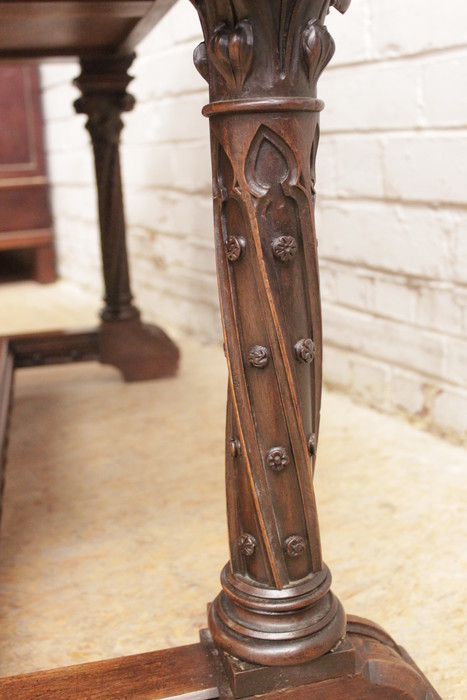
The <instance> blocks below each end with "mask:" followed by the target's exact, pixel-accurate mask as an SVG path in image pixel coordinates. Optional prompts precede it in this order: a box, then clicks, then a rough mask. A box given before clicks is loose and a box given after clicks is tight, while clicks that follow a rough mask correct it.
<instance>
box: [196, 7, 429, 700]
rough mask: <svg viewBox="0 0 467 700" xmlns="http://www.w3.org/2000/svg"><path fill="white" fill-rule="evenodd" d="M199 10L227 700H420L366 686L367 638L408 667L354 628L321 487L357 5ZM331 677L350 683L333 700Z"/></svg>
mask: <svg viewBox="0 0 467 700" xmlns="http://www.w3.org/2000/svg"><path fill="white" fill-rule="evenodd" d="M192 2H193V4H194V5H195V7H196V8H197V10H198V13H199V15H200V19H201V24H202V27H203V33H204V38H205V41H204V42H203V43H201V44H200V45H199V46H198V47H197V49H196V50H195V54H194V59H195V64H196V66H197V68H198V70H199V72H200V73H201V74H202V75H203V76H204V78H205V79H206V80H207V81H208V83H209V92H210V104H209V105H208V106H207V107H205V109H204V114H205V115H206V116H207V117H209V119H210V128H211V153H212V167H213V196H214V218H215V229H216V256H217V269H218V278H219V295H220V303H221V311H222V318H223V325H224V338H225V352H226V357H227V362H228V368H229V387H228V405H227V434H226V438H227V445H226V480H227V510H228V525H229V545H230V561H229V563H228V564H227V565H226V567H225V568H224V570H223V572H222V576H221V582H222V591H221V593H220V594H219V596H218V597H217V598H216V600H215V601H214V602H213V604H212V605H211V606H210V611H209V631H210V635H211V638H212V641H213V643H214V645H215V649H217V651H216V654H218V655H219V658H221V659H222V661H223V668H224V671H225V672H226V673H227V677H228V678H229V681H230V689H229V690H228V691H226V693H223V692H220V697H225V698H227V697H231V696H232V695H229V693H232V694H233V696H234V697H246V696H248V697H249V696H253V695H257V694H261V693H265V692H267V691H269V690H271V691H272V690H274V691H277V690H285V689H287V688H291V687H294V686H295V687H296V691H294V694H293V695H290V698H292V697H293V698H300V699H302V698H303V697H305V696H304V695H303V688H302V687H300V688H299V687H298V686H304V685H305V684H312V685H313V690H312V692H313V693H315V694H316V695H313V694H312V695H310V696H309V697H316V698H318V697H319V698H325V697H329V698H338V697H339V698H343V697H346V698H351V697H352V698H359V699H361V698H363V697H365V698H370V697H375V698H376V697H378V698H383V697H384V698H388V699H389V698H395V697H402V696H403V697H411V698H412V697H413V698H419V697H420V698H422V697H423V700H426V699H427V698H434V697H437V696H436V695H430V694H429V693H430V692H431V690H429V686H428V685H427V683H426V681H425V679H422V680H420V678H418V677H417V678H418V681H417V682H415V681H413V679H412V680H410V683H411V684H412V685H411V686H410V687H411V689H415V688H416V693H417V694H413V695H407V694H406V693H405V691H404V693H403V695H402V696H401V695H399V694H397V695H394V693H393V692H392V691H388V693H386V692H383V693H381V694H380V691H377V692H376V691H375V693H374V694H373V693H372V692H371V690H370V691H368V688H367V686H368V685H371V684H373V683H374V685H378V684H379V681H378V680H377V679H373V678H371V679H370V680H368V679H366V680H363V676H362V673H361V668H363V666H364V665H365V663H366V660H367V659H366V660H365V661H364V662H363V664H362V662H361V658H362V656H363V657H365V653H366V650H367V646H366V645H367V640H368V639H372V640H373V642H371V643H370V642H368V644H370V646H371V644H372V643H374V644H376V646H378V644H379V646H380V647H383V651H382V652H381V653H380V656H381V657H382V658H383V662H382V666H381V665H379V661H378V663H376V661H375V659H373V661H374V662H375V663H374V665H373V667H372V669H373V672H374V673H376V676H377V675H378V673H381V674H382V675H381V678H382V676H383V675H384V673H386V676H385V679H384V681H382V682H381V685H384V686H385V687H387V688H391V687H394V688H399V687H401V686H400V685H399V686H398V685H397V683H393V679H392V677H391V673H392V669H393V666H396V667H397V663H399V665H401V664H402V660H401V658H402V657H401V656H397V654H398V653H399V652H398V651H397V652H396V651H395V650H396V649H397V647H396V646H395V644H394V643H393V642H392V640H390V638H389V637H388V636H387V635H386V634H385V633H384V632H382V631H381V630H380V629H379V628H377V627H375V626H374V625H372V624H371V623H367V622H363V621H357V620H356V619H354V620H353V621H352V622H351V623H349V624H348V625H347V623H346V617H345V614H344V611H343V608H342V606H341V604H340V603H339V601H338V600H337V599H336V597H335V596H334V595H333V593H332V592H331V590H330V587H331V575H330V572H329V570H328V568H327V567H326V565H325V564H324V562H323V559H322V554H321V545H320V535H319V525H318V517H317V510H316V504H315V496H314V489H313V480H312V475H313V469H314V463H315V460H316V453H317V447H318V433H319V415H320V401H321V380H322V332H321V307H320V291H319V274H318V259H317V243H316V234H315V223H314V198H315V159H316V153H317V148H318V141H319V114H320V111H321V110H322V108H323V106H324V105H323V103H322V102H321V101H320V100H319V99H318V98H317V89H316V88H317V81H318V78H319V76H320V75H321V73H322V71H323V70H324V68H325V66H326V65H327V63H328V62H329V60H330V59H331V57H332V55H333V52H334V42H333V40H332V38H331V36H330V35H329V33H328V31H327V29H326V28H325V26H324V20H325V18H326V15H327V13H328V11H329V8H330V5H334V6H335V7H336V9H338V10H339V11H340V12H345V11H346V10H347V9H348V6H349V5H350V0H334V2H332V0H331V2H330V0H255V2H245V1H244V0H192ZM365 640H366V641H365ZM206 643H207V644H209V643H210V642H209V641H207V642H206ZM378 649H379V647H378ZM362 650H364V651H362ZM378 653H379V652H378ZM378 653H375V656H378ZM359 655H360V656H359ZM359 658H360V661H359ZM387 658H389V659H390V660H389V661H388V665H387V667H385V666H384V664H385V662H386V660H387ZM394 658H396V662H394ZM403 663H404V664H405V662H403ZM391 664H392V665H391ZM383 667H384V669H385V671H384V673H383V671H382V670H381V669H382V668H383ZM389 667H391V670H389V671H388V668H389ZM397 668H399V667H397ZM297 669H298V670H297ZM376 669H378V671H377V672H376ZM404 669H405V670H406V667H405V666H404ZM405 670H404V672H405ZM411 672H412V671H411ZM359 674H360V675H359ZM397 674H398V675H399V676H400V677H401V676H402V675H403V674H401V673H400V669H399V670H397V673H396V675H397ZM409 675H410V674H409ZM413 675H415V674H413ZM350 678H352V679H353V680H352V682H351V683H350V682H349V679H350ZM329 679H334V680H335V681H336V685H334V686H333V688H334V690H333V689H331V690H330V694H329V695H327V693H326V687H325V683H327V682H328V681H329ZM391 683H393V685H392V686H391ZM417 683H418V685H417ZM318 686H319V687H318ZM310 688H311V685H310ZM336 688H337V689H338V692H337V694H335V693H336ZM433 692H434V691H433ZM368 693H369V694H368ZM419 693H423V696H422V695H419ZM274 697H276V696H275V695H274ZM287 697H289V695H287ZM307 697H308V696H307Z"/></svg>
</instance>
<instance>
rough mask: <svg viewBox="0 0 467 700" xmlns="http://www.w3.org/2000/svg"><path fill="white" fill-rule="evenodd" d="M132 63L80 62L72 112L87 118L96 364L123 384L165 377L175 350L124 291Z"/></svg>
mask: <svg viewBox="0 0 467 700" xmlns="http://www.w3.org/2000/svg"><path fill="white" fill-rule="evenodd" d="M133 58H134V55H133V54H130V55H129V56H128V55H127V56H118V57H117V58H115V57H113V58H105V59H82V60H81V74H80V75H79V77H78V78H77V79H76V80H75V85H76V86H77V87H78V88H79V89H80V91H81V93H82V96H81V97H80V98H79V99H78V100H76V102H75V108H76V111H77V112H79V113H84V114H86V115H87V117H88V120H87V122H86V128H87V129H88V131H89V133H90V136H91V141H92V147H93V153H94V163H95V171H96V183H97V197H98V203H99V228H100V240H101V251H102V261H103V274H104V285H105V297H104V301H105V306H104V308H103V309H102V311H101V318H102V325H101V330H100V343H99V346H100V350H101V361H102V362H104V363H106V364H111V365H114V366H116V367H118V368H119V369H120V370H121V372H122V374H123V376H124V378H125V379H126V380H127V381H137V380H140V379H158V378H160V377H170V376H172V375H173V374H175V372H176V371H177V367H178V359H179V353H178V349H177V347H176V346H175V344H174V343H173V342H172V341H171V340H170V338H168V336H167V335H166V334H165V333H164V332H163V331H162V330H161V329H160V328H157V327H155V326H148V325H144V324H143V323H141V320H140V315H139V311H138V309H137V308H136V307H135V306H134V304H133V296H132V293H131V288H130V273H129V269H128V255H127V249H126V229H125V214H124V210H123V197H122V183H121V174H120V154H119V147H120V132H121V130H122V128H123V122H122V120H121V114H122V112H125V111H128V110H131V109H132V108H133V105H134V102H135V101H134V99H133V97H132V96H131V95H130V94H129V93H128V92H127V90H126V88H127V86H128V84H129V83H130V81H131V77H130V76H129V75H128V72H127V71H128V69H129V67H130V65H131V63H132V61H133Z"/></svg>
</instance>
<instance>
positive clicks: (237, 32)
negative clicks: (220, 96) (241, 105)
mask: <svg viewBox="0 0 467 700" xmlns="http://www.w3.org/2000/svg"><path fill="white" fill-rule="evenodd" d="M210 48H211V59H212V62H213V64H214V65H215V67H216V68H217V70H218V71H219V72H220V73H221V75H222V76H223V77H224V79H225V80H226V82H227V84H228V85H229V87H230V88H231V89H234V88H241V87H243V85H244V83H245V80H246V79H247V77H248V74H249V72H250V70H251V65H252V63H253V28H252V26H251V24H250V23H249V21H248V20H247V19H244V20H242V21H241V22H239V23H238V24H237V25H236V27H234V29H228V28H227V26H226V25H225V24H223V25H221V26H220V27H218V29H216V31H215V32H214V35H213V37H212V40H211V47H210Z"/></svg>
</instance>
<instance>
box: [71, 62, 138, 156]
mask: <svg viewBox="0 0 467 700" xmlns="http://www.w3.org/2000/svg"><path fill="white" fill-rule="evenodd" d="M133 60H134V55H133V54H132V55H130V56H125V57H124V58H114V59H107V60H99V61H90V60H82V61H81V74H80V75H79V77H78V78H76V79H75V80H74V81H73V82H74V85H76V87H77V88H78V89H79V90H80V91H81V97H79V98H78V99H77V100H76V101H75V103H74V107H75V110H76V112H78V114H86V115H87V116H88V121H87V123H86V128H87V129H88V131H89V133H90V134H91V138H92V140H93V142H95V141H107V142H108V143H112V144H118V142H119V139H120V132H121V130H122V128H123V122H122V120H121V114H122V112H129V111H130V110H132V109H133V107H134V104H135V99H134V97H133V96H132V95H130V94H129V93H127V91H126V89H127V87H128V85H129V83H130V82H131V80H132V77H131V76H129V75H128V73H127V70H128V68H129V67H130V65H131V64H132V62H133Z"/></svg>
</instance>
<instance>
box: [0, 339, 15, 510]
mask: <svg viewBox="0 0 467 700" xmlns="http://www.w3.org/2000/svg"><path fill="white" fill-rule="evenodd" d="M12 398H13V355H12V353H11V352H10V348H9V344H8V341H7V340H6V339H5V338H0V518H1V512H2V494H3V484H4V476H5V464H6V459H7V447H8V426H9V420H10V411H11V404H12Z"/></svg>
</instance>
